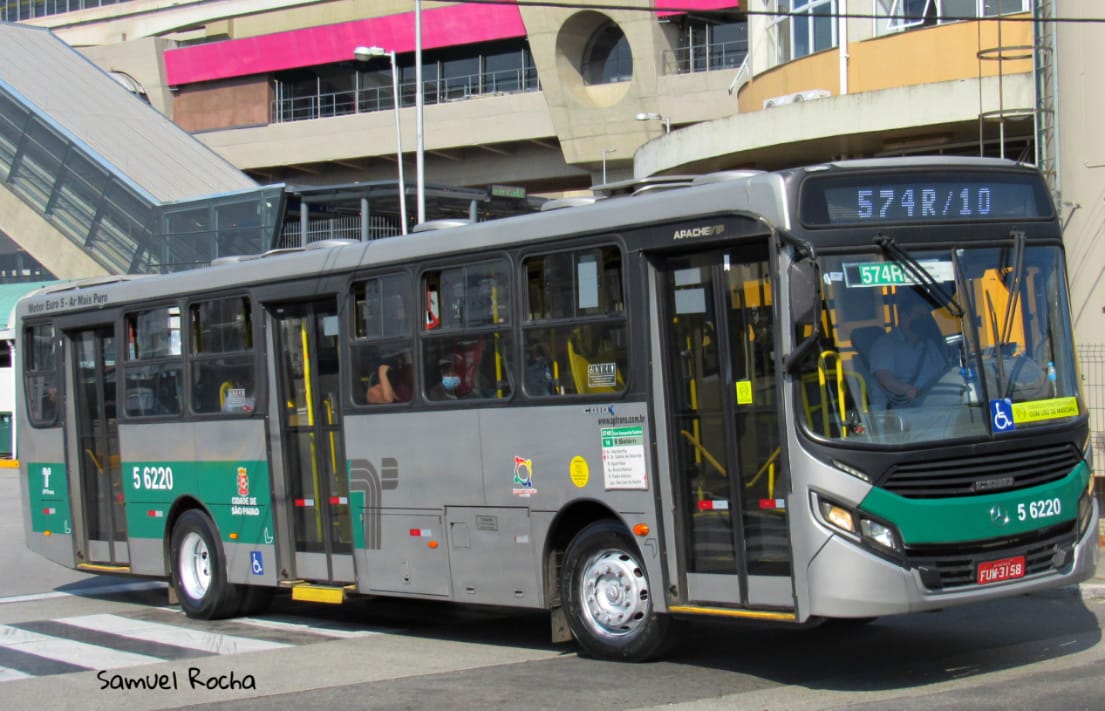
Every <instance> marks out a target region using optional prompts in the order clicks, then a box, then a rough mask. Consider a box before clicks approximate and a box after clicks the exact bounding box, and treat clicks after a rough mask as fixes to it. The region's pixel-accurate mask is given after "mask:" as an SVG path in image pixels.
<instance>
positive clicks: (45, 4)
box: [0, 0, 129, 22]
mask: <svg viewBox="0 0 1105 711" xmlns="http://www.w3.org/2000/svg"><path fill="white" fill-rule="evenodd" d="M128 1H129V0H38V1H37V2H28V0H3V1H2V2H0V22H19V21H21V20H31V19H34V18H36V17H46V16H48V15H60V14H62V13H65V12H75V11H77V10H85V9H87V8H90V7H102V6H104V5H114V4H116V3H120V2H128Z"/></svg>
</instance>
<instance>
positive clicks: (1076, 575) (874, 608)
mask: <svg viewBox="0 0 1105 711" xmlns="http://www.w3.org/2000/svg"><path fill="white" fill-rule="evenodd" d="M1096 506H1097V505H1096V502H1095V503H1094V507H1095V511H1094V515H1093V517H1092V520H1091V522H1090V525H1089V526H1088V527H1087V528H1086V531H1085V533H1084V534H1083V535H1082V536H1081V538H1080V539H1079V540H1077V541H1076V543H1075V545H1074V546H1073V548H1071V549H1069V550H1071V551H1072V555H1070V556H1069V558H1070V559H1069V560H1066V561H1064V563H1063V564H1062V566H1061V567H1059V568H1058V569H1051V570H1048V571H1046V572H1041V573H1037V574H1029V575H1026V576H1025V577H1023V578H1018V579H1014V580H1005V581H1002V582H997V583H989V584H985V585H978V584H970V585H962V586H959V587H954V588H949V589H945V590H931V589H929V588H927V587H926V586H925V584H924V582H923V580H922V576H921V572H920V571H919V570H917V569H916V568H905V567H903V566H902V565H901V564H898V563H894V562H891V561H889V560H886V559H884V558H881V557H879V556H877V555H875V554H873V553H871V552H869V551H867V550H865V549H864V548H862V547H860V546H859V545H857V544H856V543H854V542H852V541H850V540H848V539H846V538H843V537H841V536H839V535H833V536H830V537H829V539H828V540H827V541H826V542H825V544H824V545H823V546H822V547H821V549H820V551H818V553H817V554H816V555H815V556H814V558H813V559H812V560H811V561H810V564H809V567H808V568H807V571H806V572H807V575H806V583H807V585H808V590H807V592H808V598H807V599H808V600H809V609H808V610H807V611H806V614H800V615H799V618H800V619H806V618H808V617H840V618H855V617H882V616H885V615H897V614H904V613H910V612H922V611H925V610H937V609H941V608H944V607H952V606H955V605H961V604H966V603H970V602H981V601H985V600H996V599H1000V598H1003V597H1010V596H1013V595H1023V594H1026V593H1031V592H1037V591H1040V590H1049V589H1053V588H1057V587H1063V586H1068V585H1076V584H1078V583H1080V582H1082V581H1084V580H1088V579H1090V578H1092V577H1093V576H1094V574H1095V572H1096V568H1097V563H1098V556H1099V555H1100V551H1099V543H1098V523H1097V522H1098V512H1097V511H1096ZM1068 540H1069V539H1068Z"/></svg>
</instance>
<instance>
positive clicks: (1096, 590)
mask: <svg viewBox="0 0 1105 711" xmlns="http://www.w3.org/2000/svg"><path fill="white" fill-rule="evenodd" d="M1101 543H1102V547H1101V549H1100V551H1099V555H1098V556H1097V572H1095V573H1094V576H1093V577H1092V578H1090V579H1089V580H1087V581H1086V582H1084V583H1082V584H1081V585H1079V586H1078V587H1079V589H1080V590H1081V592H1082V597H1083V598H1086V599H1090V598H1093V599H1105V536H1102V541H1101Z"/></svg>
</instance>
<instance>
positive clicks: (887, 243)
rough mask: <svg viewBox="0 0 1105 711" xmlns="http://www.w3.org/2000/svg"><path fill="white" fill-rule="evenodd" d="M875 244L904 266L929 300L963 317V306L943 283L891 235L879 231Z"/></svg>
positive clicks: (957, 316) (955, 315) (954, 315)
mask: <svg viewBox="0 0 1105 711" xmlns="http://www.w3.org/2000/svg"><path fill="white" fill-rule="evenodd" d="M875 244H877V245H878V246H879V248H880V249H882V250H883V251H884V252H886V253H887V254H889V255H890V256H891V257H892V258H893V259H894V261H896V262H898V263H900V264H901V265H902V266H903V267H905V270H906V271H907V272H909V274H910V276H912V277H913V280H914V282H915V283H916V284H918V285H919V286H920V287H921V288H922V289H924V290H925V295H926V296H928V299H929V301H931V302H933V303H934V304H935V305H936V306H939V307H941V308H945V309H947V310H948V313H949V314H951V315H952V316H953V317H955V318H963V307H961V306H960V305H959V302H958V301H956V300H955V296H953V295H952V294H950V293H948V290H947V289H945V288H944V285H943V284H941V283H940V282H938V281H936V280H935V279H933V278H932V275H931V274H929V273H928V270H927V269H925V268H924V267H923V266H922V265H921V263H920V262H918V261H917V259H916V257H914V256H913V255H912V254H910V253H909V252H907V251H905V250H904V249H902V248H901V247H899V246H898V244H897V243H896V242H895V241H894V238H893V237H889V236H887V235H884V234H882V233H881V232H880V233H879V234H877V235H875Z"/></svg>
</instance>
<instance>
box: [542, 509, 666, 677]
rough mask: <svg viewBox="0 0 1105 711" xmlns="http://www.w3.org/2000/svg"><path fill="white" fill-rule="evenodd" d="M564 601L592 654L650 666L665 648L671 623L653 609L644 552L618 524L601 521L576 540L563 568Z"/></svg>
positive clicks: (577, 633)
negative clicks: (654, 657) (647, 660)
mask: <svg viewBox="0 0 1105 711" xmlns="http://www.w3.org/2000/svg"><path fill="white" fill-rule="evenodd" d="M560 600H561V605H563V607H564V612H565V613H566V617H567V618H568V625H569V627H570V628H571V630H572V635H573V636H574V637H575V639H576V642H577V643H578V644H579V646H580V648H581V651H582V652H583V653H585V654H587V655H590V656H593V657H599V658H602V659H618V660H624V661H644V660H646V659H649V658H651V657H653V656H655V655H656V654H659V653H660V652H661V651H662V650H663V649H664V647H665V643H666V641H667V637H668V627H669V620H668V618H667V617H666V616H660V615H657V614H656V612H655V610H654V609H653V606H652V589H651V587H650V586H649V580H648V575H647V573H646V572H645V568H644V565H642V564H641V556H640V553H639V552H638V550H637V546H636V545H635V544H634V542H633V539H632V538H630V536H629V533H628V532H627V531H626V530H625V527H623V526H622V525H621V524H620V523H618V522H616V521H612V520H602V521H596V522H595V523H592V524H591V525H589V526H587V527H586V528H584V529H583V530H582V531H580V532H579V533H578V534H577V535H576V536H575V538H573V539H572V542H571V543H570V544H569V545H568V550H567V551H566V552H565V554H564V560H563V564H562V565H561V569H560Z"/></svg>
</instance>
